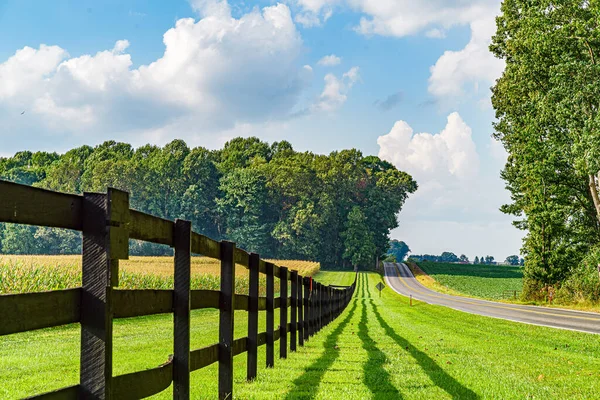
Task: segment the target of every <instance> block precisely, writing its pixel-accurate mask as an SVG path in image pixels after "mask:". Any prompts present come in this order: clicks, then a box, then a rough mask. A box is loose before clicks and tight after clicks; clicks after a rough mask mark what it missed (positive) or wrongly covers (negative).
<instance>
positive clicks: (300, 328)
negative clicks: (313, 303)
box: [296, 275, 304, 346]
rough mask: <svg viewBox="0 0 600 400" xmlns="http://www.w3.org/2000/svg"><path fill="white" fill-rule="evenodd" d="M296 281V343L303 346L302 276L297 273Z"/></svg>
mask: <svg viewBox="0 0 600 400" xmlns="http://www.w3.org/2000/svg"><path fill="white" fill-rule="evenodd" d="M296 282H297V283H298V289H297V290H298V343H299V344H300V346H304V297H303V296H302V292H303V291H304V278H303V277H302V276H300V275H298V276H297V279H296Z"/></svg>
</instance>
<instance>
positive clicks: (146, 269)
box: [0, 255, 320, 295]
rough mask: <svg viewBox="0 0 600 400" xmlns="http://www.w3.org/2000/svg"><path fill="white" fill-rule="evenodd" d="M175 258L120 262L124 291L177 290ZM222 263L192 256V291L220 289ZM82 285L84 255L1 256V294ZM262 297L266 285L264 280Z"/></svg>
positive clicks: (314, 266) (242, 288)
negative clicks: (174, 270)
mask: <svg viewBox="0 0 600 400" xmlns="http://www.w3.org/2000/svg"><path fill="white" fill-rule="evenodd" d="M268 261H271V262H273V263H275V264H276V265H282V266H286V267H288V268H290V269H295V270H298V272H299V273H300V275H303V276H313V275H315V274H316V273H318V272H319V269H320V264H319V263H318V262H314V261H299V260H268ZM173 268H174V267H173V257H130V258H129V260H121V261H120V262H119V272H120V273H119V288H120V289H169V288H172V287H173ZM219 275H220V262H219V261H218V260H216V259H213V258H209V257H192V288H193V289H207V290H219V282H220V280H219ZM77 286H81V255H72V256H13V255H0V294H7V293H26V292H40V291H46V290H58V289H67V288H73V287H77ZM260 291H261V293H262V294H261V295H264V291H265V283H264V279H261V285H260ZM247 292H248V270H247V269H246V268H245V267H244V266H241V265H237V266H236V293H247Z"/></svg>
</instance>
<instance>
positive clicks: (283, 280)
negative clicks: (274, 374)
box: [279, 267, 288, 358]
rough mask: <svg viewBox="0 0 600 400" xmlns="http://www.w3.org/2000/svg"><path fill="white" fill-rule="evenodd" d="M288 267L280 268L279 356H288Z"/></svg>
mask: <svg viewBox="0 0 600 400" xmlns="http://www.w3.org/2000/svg"><path fill="white" fill-rule="evenodd" d="M287 283H288V269H287V267H280V269H279V296H280V297H279V298H280V299H281V302H280V303H279V358H287V299H288V285H287Z"/></svg>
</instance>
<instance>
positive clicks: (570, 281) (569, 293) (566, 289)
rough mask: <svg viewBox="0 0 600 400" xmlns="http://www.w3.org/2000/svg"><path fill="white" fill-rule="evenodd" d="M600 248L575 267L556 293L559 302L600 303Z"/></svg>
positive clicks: (592, 251) (594, 249)
mask: <svg viewBox="0 0 600 400" xmlns="http://www.w3.org/2000/svg"><path fill="white" fill-rule="evenodd" d="M598 264H600V246H596V247H595V248H592V250H590V252H589V253H588V254H587V255H586V256H585V257H584V259H583V260H582V262H581V264H580V265H579V266H577V267H575V268H574V269H573V270H572V271H571V274H570V276H569V277H568V278H567V279H566V280H565V281H564V282H563V284H562V285H561V286H560V289H559V290H558V291H557V292H556V297H557V300H559V301H561V302H563V301H566V302H583V301H591V302H597V301H600V276H599V275H598Z"/></svg>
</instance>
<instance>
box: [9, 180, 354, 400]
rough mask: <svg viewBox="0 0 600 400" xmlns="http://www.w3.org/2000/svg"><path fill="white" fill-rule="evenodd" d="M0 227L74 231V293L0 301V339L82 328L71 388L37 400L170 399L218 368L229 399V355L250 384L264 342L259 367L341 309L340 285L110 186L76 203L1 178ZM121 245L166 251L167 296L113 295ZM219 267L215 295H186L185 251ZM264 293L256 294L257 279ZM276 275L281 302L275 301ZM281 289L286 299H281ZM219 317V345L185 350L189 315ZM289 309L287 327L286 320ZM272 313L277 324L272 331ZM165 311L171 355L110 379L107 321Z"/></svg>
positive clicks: (347, 295) (346, 294)
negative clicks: (239, 332) (237, 316)
mask: <svg viewBox="0 0 600 400" xmlns="http://www.w3.org/2000/svg"><path fill="white" fill-rule="evenodd" d="M0 222H9V223H20V224H30V225H39V226H47V227H55V228H68V229H74V230H78V231H81V232H82V233H83V250H82V284H81V287H79V288H75V289H67V290H57V291H51V292H43V293H24V294H12V295H0V335H8V334H12V333H17V332H24V331H30V330H34V329H40V328H47V327H53V326H59V325H64V324H70V323H75V322H78V323H80V324H81V350H80V379H79V384H78V385H75V386H71V387H66V388H63V389H59V390H56V391H53V392H49V393H45V394H41V395H39V396H35V398H40V399H77V398H85V399H88V398H93V399H109V398H114V399H133V398H143V397H147V396H151V395H153V394H155V393H159V392H161V391H163V390H165V389H167V388H168V387H169V386H170V385H171V383H172V384H173V397H174V398H177V399H188V398H189V397H190V393H189V390H190V371H195V370H198V369H200V368H204V367H206V366H208V365H211V364H213V363H215V362H218V364H219V377H218V380H219V394H218V397H219V398H221V399H225V398H231V397H232V392H233V357H234V356H235V355H238V354H241V353H244V352H247V353H248V355H247V360H248V361H247V379H249V380H251V379H254V378H255V377H256V373H257V349H258V347H260V346H263V345H266V364H267V367H273V365H274V358H275V357H274V348H275V345H274V342H275V341H277V340H279V344H280V346H279V356H280V357H281V358H285V357H286V356H287V351H288V333H289V349H290V350H291V351H296V348H297V347H296V346H297V344H299V345H300V346H303V345H304V342H305V341H306V340H307V339H308V338H309V337H310V336H312V335H314V334H315V333H316V332H318V331H319V330H320V329H321V328H322V327H323V326H325V325H326V324H328V323H329V322H331V321H332V320H333V319H334V318H336V317H337V316H338V315H339V314H340V313H341V312H342V311H343V310H344V308H345V307H346V305H347V304H348V303H349V301H350V299H351V297H352V294H353V293H354V288H355V285H356V279H355V282H354V283H353V284H352V285H351V286H348V287H337V286H336V287H333V286H325V285H322V284H320V283H319V282H316V281H312V280H311V278H307V277H302V276H300V275H298V272H297V271H289V270H288V269H287V268H285V267H279V266H276V265H274V264H272V263H269V262H266V261H263V260H261V259H260V257H259V255H258V254H254V253H250V254H248V253H247V252H245V251H244V250H241V249H238V248H236V246H235V244H234V243H231V242H227V241H222V242H217V241H215V240H212V239H210V238H208V237H206V236H203V235H200V234H197V233H195V232H193V231H192V226H191V223H190V222H188V221H184V220H176V221H175V222H173V221H168V220H165V219H162V218H158V217H155V216H152V215H148V214H145V213H142V212H139V211H136V210H132V209H130V208H129V194H128V193H126V192H122V191H119V190H116V189H109V190H108V193H106V194H97V193H85V194H84V195H83V196H77V195H72V194H64V193H57V192H52V191H48V190H43V189H38V188H33V187H30V186H24V185H18V184H15V183H11V182H5V181H1V180H0ZM129 239H138V240H143V241H147V242H152V243H159V244H164V245H169V246H171V247H173V248H174V252H175V257H174V276H175V280H174V288H173V290H119V289H117V287H118V270H119V260H123V259H127V258H128V251H129ZM192 253H194V254H201V255H204V256H207V257H212V258H215V259H219V260H221V288H220V290H219V291H211V290H190V258H191V254H192ZM236 264H240V265H243V266H245V267H247V268H248V269H249V276H250V285H249V293H248V295H241V294H235V293H234V287H235V265H236ZM261 273H262V274H265V275H266V283H267V293H266V294H267V295H266V297H259V295H258V293H259V292H258V282H259V274H261ZM274 278H279V293H280V294H281V295H280V297H277V298H275V297H274V293H275V281H274ZM288 282H289V285H290V286H291V296H288V295H287V294H288V293H289V291H288ZM201 308H216V309H218V310H219V313H220V319H219V342H218V343H215V344H213V345H210V346H207V347H204V348H201V349H194V350H190V310H196V309H201ZM288 308H289V309H290V318H289V319H290V321H291V322H289V323H287V321H288V315H287V313H288ZM275 309H279V312H280V321H286V323H282V324H281V325H280V326H279V327H278V328H275V327H274V313H275ZM235 310H246V311H248V314H247V315H248V335H247V336H246V337H242V338H239V339H235V340H234V337H233V332H234V323H235V321H234V311H235ZM263 310H264V311H265V312H266V329H267V330H266V331H265V332H261V333H259V332H258V312H259V311H263ZM161 313H173V314H174V329H173V340H174V346H173V348H174V354H173V355H171V356H169V361H168V362H166V363H165V364H163V365H161V366H159V367H156V368H153V369H148V370H145V371H139V372H134V373H130V374H126V375H119V376H114V377H113V371H112V347H113V346H112V333H113V319H115V318H128V317H137V316H143V315H151V314H161Z"/></svg>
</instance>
